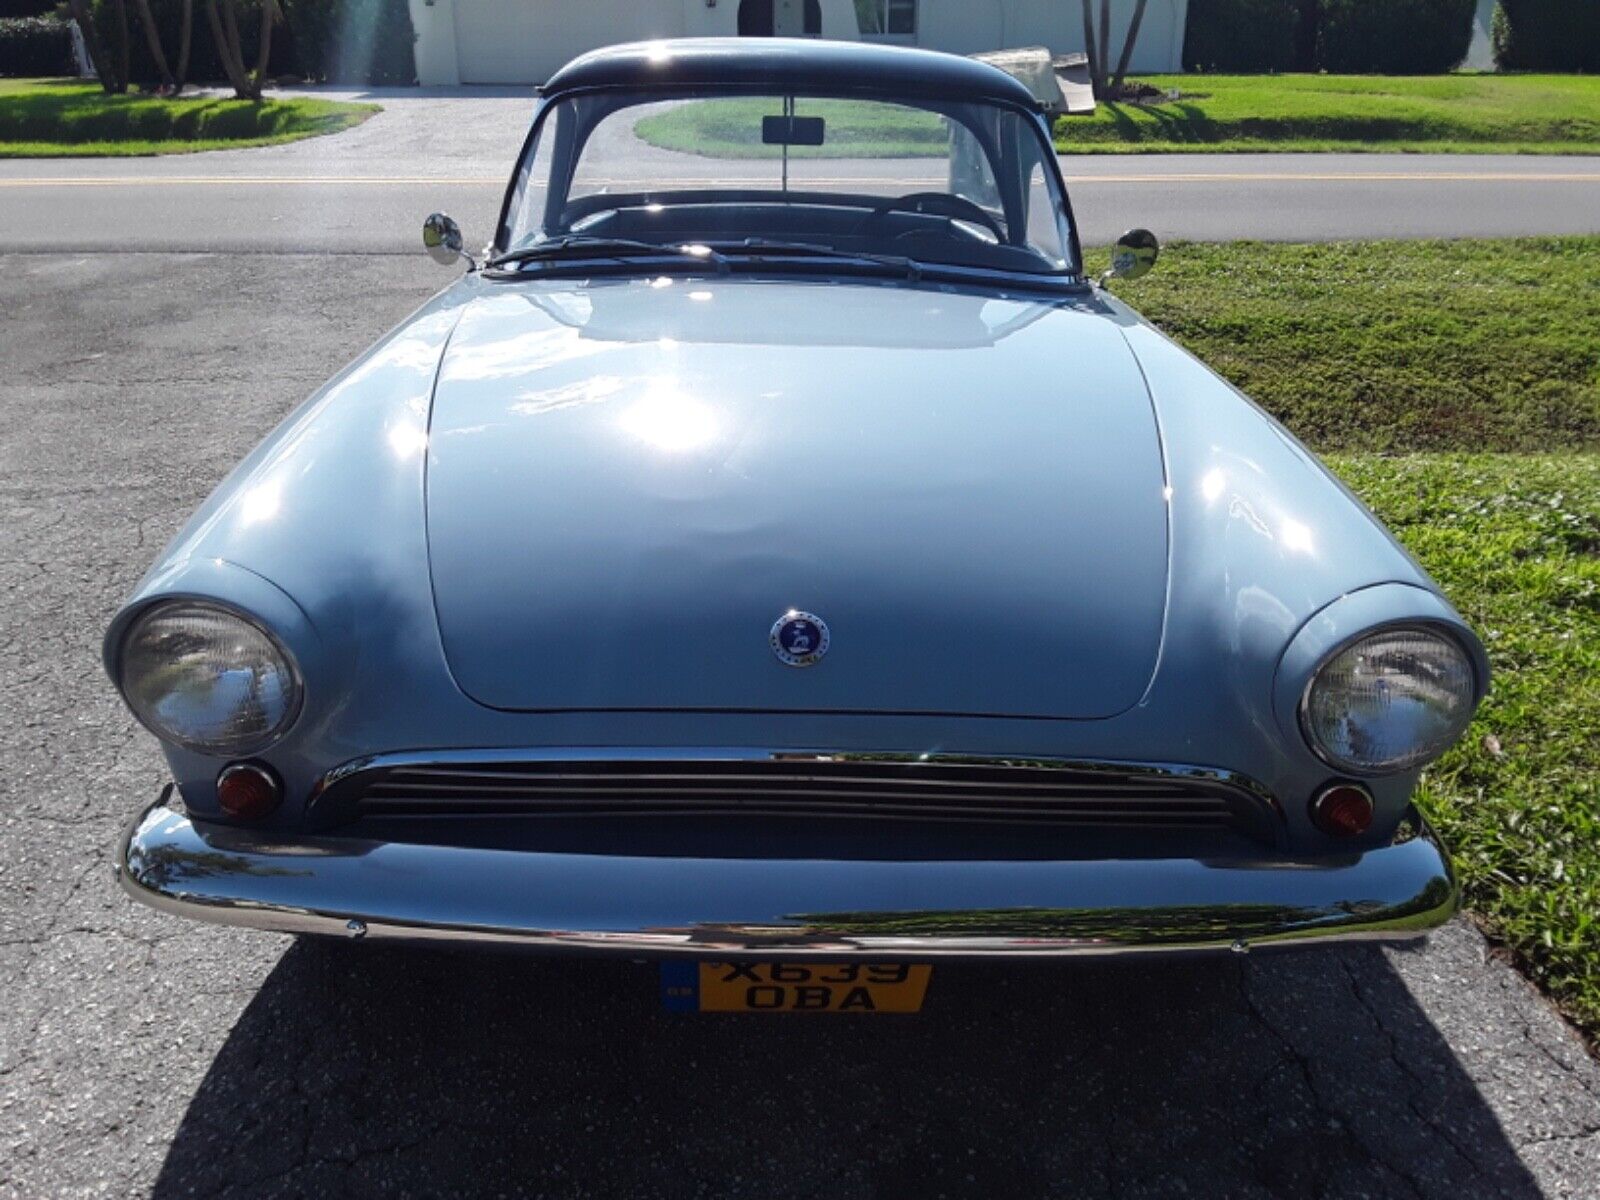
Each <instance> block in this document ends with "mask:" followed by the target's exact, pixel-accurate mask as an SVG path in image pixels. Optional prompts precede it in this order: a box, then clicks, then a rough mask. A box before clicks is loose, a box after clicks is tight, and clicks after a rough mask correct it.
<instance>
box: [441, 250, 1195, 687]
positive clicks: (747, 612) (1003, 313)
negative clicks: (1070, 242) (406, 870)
mask: <svg viewBox="0 0 1600 1200" xmlns="http://www.w3.org/2000/svg"><path fill="white" fill-rule="evenodd" d="M1165 482H1166V481H1165V478H1164V473H1163V465H1162V454H1161V446H1160V441H1159V437H1158V433H1157V429H1156V424H1155V420H1154V417H1153V415H1152V409H1151V403H1150V398H1149V396H1148V394H1147V391H1146V388H1145V386H1144V382H1143V379H1142V376H1141V374H1140V371H1139V367H1138V364H1137V363H1136V361H1135V360H1134V358H1133V355H1132V354H1131V352H1130V351H1129V350H1128V348H1127V345H1126V342H1125V340H1124V338H1123V336H1122V334H1121V332H1120V331H1119V329H1118V328H1117V326H1116V325H1115V324H1114V323H1113V322H1112V321H1111V320H1109V319H1108V318H1107V317H1106V316H1105V315H1104V312H1103V310H1100V309H1098V308H1097V307H1096V306H1095V305H1094V303H1093V302H1092V301H1089V300H1084V301H1074V302H1070V303H1037V302H1034V301H1027V300H1006V299H997V298H995V297H993V296H977V295H967V294H956V293H951V292H943V291H935V290H926V289H917V288H905V287H898V286H878V285H873V284H865V285H861V284H855V285H850V284H837V283H809V282H799V283H796V282H788V283H785V282H770V281H758V280H749V279H735V280H719V281H714V282H701V281H694V282H686V281H682V280H667V279H658V280H654V281H647V280H624V281H609V282H599V283H592V284H589V285H586V286H582V285H580V286H573V285H559V286H557V285H551V284H548V283H545V284H534V283H530V284H524V285H517V286H505V287H503V288H501V289H497V290H496V291H495V292H493V293H492V294H490V295H487V296H484V297H483V298H481V299H479V300H477V301H475V302H474V303H472V304H471V305H470V306H469V307H468V309H467V310H466V312H465V314H464V315H463V317H462V319H461V322H460V324H459V325H458V326H457V328H456V330H455V333H454V335H453V336H452V338H451V341H450V345H449V347H448V350H447V351H446V353H445V356H444V359H443V361H442V362H441V364H440V370H439V377H438V381H437V386H436V390H435V396H434V402H433V412H432V418H431V425H430V430H429V438H428V465H427V524H428V545H429V556H430V568H431V572H432V579H433V590H434V596H435V602H436V606H437V614H438V620H439V628H440V633H441V635H442V639H443V644H444V649H445V653H446V656H447V658H448V661H449V665H450V669H451V671H452V673H453V675H454V676H455V679H456V681H457V683H458V684H459V685H460V687H461V688H462V689H463V690H464V691H465V692H466V693H467V694H468V695H469V696H471V697H472V698H474V699H475V700H477V701H479V702H480V703H482V704H485V705H489V706H491V707H495V708H503V709H528V710H533V709H540V710H543V709H715V710H753V711H773V712H781V711H793V712H800V711H809V712H899V713H951V714H994V715H1001V714H1006V715H1028V716H1043V717H1063V718H1097V717H1107V716H1111V715H1114V714H1116V713H1118V712H1121V711H1123V710H1124V709H1127V708H1128V707H1130V706H1131V705H1133V704H1135V703H1136V702H1137V701H1138V700H1139V698H1140V696H1141V695H1142V694H1143V693H1144V691H1145V689H1146V687H1147V685H1148V683H1149V681H1150V678H1151V675H1152V672H1153V671H1154V668H1155V663H1156V656H1157V652H1158V649H1159V647H1160V644H1161V634H1162V621H1163V613H1164V607H1165V597H1166V582H1167V580H1166V575H1167V508H1166V498H1165V493H1164V489H1165ZM789 609H799V610H803V611H806V612H810V613H814V614H816V615H817V616H819V617H821V618H822V620H823V621H824V622H826V624H827V626H828V628H829V631H830V646H829V649H828V652H827V654H826V656H825V657H823V658H822V659H821V660H820V661H818V662H817V663H816V664H815V665H813V666H810V667H806V668H796V667H791V666H786V665H785V664H784V663H782V662H780V661H779V659H778V657H777V656H776V655H775V654H774V653H773V650H772V648H771V647H770V645H769V641H768V637H769V632H770V631H771V629H772V627H773V625H774V622H775V621H776V620H777V619H778V618H779V617H780V616H781V615H782V614H784V613H785V612H786V611H787V610H789Z"/></svg>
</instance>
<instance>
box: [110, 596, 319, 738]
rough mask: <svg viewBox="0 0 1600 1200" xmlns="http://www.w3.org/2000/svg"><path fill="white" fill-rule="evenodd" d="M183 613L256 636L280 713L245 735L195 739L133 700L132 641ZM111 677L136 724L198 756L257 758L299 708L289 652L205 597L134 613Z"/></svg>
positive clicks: (261, 628)
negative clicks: (276, 687) (279, 685)
mask: <svg viewBox="0 0 1600 1200" xmlns="http://www.w3.org/2000/svg"><path fill="white" fill-rule="evenodd" d="M184 610H190V611H193V612H198V613H200V614H203V615H204V616H207V617H210V618H218V617H220V618H224V619H226V620H228V621H232V622H236V623H237V624H239V625H240V626H243V627H244V628H245V629H246V630H248V631H249V633H250V634H251V635H252V636H254V637H259V638H260V639H261V641H262V642H263V643H264V644H265V648H266V650H267V651H268V653H269V654H270V655H271V656H272V657H273V659H275V660H276V661H275V662H274V663H273V664H272V665H273V666H274V667H275V668H276V669H277V671H278V673H279V674H280V676H281V678H282V680H283V692H284V694H285V702H284V705H283V711H282V712H281V713H280V714H279V716H278V718H277V720H276V721H274V722H273V723H272V724H271V725H270V726H269V727H267V728H266V729H264V730H261V731H259V732H256V733H252V734H251V735H249V736H234V737H226V736H214V737H204V736H198V737H197V736H194V735H193V733H192V732H191V731H186V730H183V729H179V728H177V727H176V726H174V725H170V724H168V723H165V722H163V721H162V720H160V719H159V718H158V717H156V716H155V715H154V714H153V713H152V712H151V711H150V710H149V708H148V707H147V706H146V705H145V704H143V703H141V702H140V701H138V700H136V699H135V698H134V695H133V693H132V691H131V690H130V686H129V684H130V679H129V675H128V667H129V663H128V655H129V649H130V647H131V646H132V645H133V643H134V641H135V639H137V638H138V637H139V635H140V634H141V633H144V632H146V631H147V630H148V629H149V627H150V625H151V624H152V623H153V622H154V621H156V620H158V619H160V618H163V617H167V618H170V617H172V616H174V615H177V614H179V613H181V612H183V611H184ZM115 679H116V684H117V691H118V692H119V693H120V694H121V696H122V701H123V703H124V704H126V705H127V706H128V710H129V711H130V712H131V713H133V715H134V718H135V719H136V720H137V721H138V722H139V724H141V725H143V726H144V727H145V728H146V729H148V730H149V731H150V732H151V733H153V734H154V735H155V736H156V737H158V738H160V739H161V740H162V741H163V742H166V743H168V744H170V745H173V746H177V747H179V748H181V749H183V750H188V751H191V752H193V753H195V754H203V755H207V756H208V757H213V758H241V757H245V756H248V755H252V754H258V753H260V752H261V751H263V750H266V749H268V748H270V747H272V746H274V745H276V744H277V743H278V742H279V741H281V740H282V739H283V737H284V735H286V734H287V733H288V732H289V730H291V729H292V728H293V727H294V725H295V723H296V722H297V721H298V720H299V719H300V714H301V712H302V710H303V709H304V707H305V677H304V675H303V674H302V673H301V670H300V665H299V663H298V662H297V661H296V660H295V656H294V654H293V653H291V652H290V650H289V648H288V646H286V645H285V644H284V642H283V639H282V638H280V637H279V636H278V635H277V634H276V633H275V632H274V631H273V630H272V628H271V627H270V626H268V625H267V623H266V622H265V621H263V620H261V619H260V618H259V617H257V616H255V615H254V614H252V613H250V612H247V611H245V610H244V609H242V608H239V607H237V606H235V605H232V604H229V603H227V602H226V601H221V600H215V599H211V598H210V597H199V596H171V597H165V598H163V599H161V600H158V601H156V602H155V603H153V604H150V605H148V606H147V607H145V608H144V609H142V610H141V611H140V612H138V613H137V614H136V615H135V616H134V617H133V618H132V619H131V620H129V621H128V623H127V626H126V627H125V629H124V630H123V632H122V636H121V638H120V640H119V642H118V644H117V658H116V674H115ZM168 694H170V692H169V693H168Z"/></svg>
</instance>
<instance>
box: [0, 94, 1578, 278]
mask: <svg viewBox="0 0 1600 1200" xmlns="http://www.w3.org/2000/svg"><path fill="white" fill-rule="evenodd" d="M319 94H323V95H334V96H351V97H359V96H366V95H369V93H346V92H330V91H327V90H320V91H319ZM371 95H372V96H373V97H374V98H376V99H378V100H380V101H381V102H382V103H383V104H385V105H386V106H387V107H386V108H385V110H384V111H383V112H382V113H380V114H378V115H377V116H376V117H374V118H372V119H371V120H369V121H368V122H366V124H364V125H362V126H360V127H358V128H356V129H354V130H350V131H348V132H346V133H342V134H338V135H335V136H333V137H326V138H314V139H312V140H310V141H306V142H297V143H294V144H292V145H288V146H277V147H270V148H267V149H261V150H244V151H222V152H218V153H212V154H204V155H181V156H176V157H168V158H160V159H120V160H119V159H112V160H105V159H101V160H82V159H79V160H70V159H56V160H9V161H0V228H4V229H5V231H6V234H5V240H6V245H7V247H8V248H11V249H17V250H85V249H94V250H126V249H137V250H164V251H165V250H219V251H235V252H237V251H282V250H299V251H314V252H331V251H347V252H358V253H392V252H405V251H410V250H412V249H414V247H415V246H416V244H417V238H418V230H419V228H420V225H421V221H422V218H423V217H424V216H426V215H427V214H428V213H429V212H431V211H433V210H435V209H444V210H446V211H448V212H450V213H452V214H453V215H454V216H456V218H457V219H458V220H460V221H461V223H462V225H463V228H464V229H465V230H466V232H467V234H468V236H469V238H470V239H471V240H472V241H473V243H474V244H482V243H483V242H485V241H487V240H488V239H489V237H490V235H491V234H492V232H493V226H494V221H495V218H496V216H497V215H498V211H499V204H500V199H501V195H502V193H503V191H504V187H505V180H506V177H507V175H508V174H509V173H510V170H511V166H512V164H513V162H514V161H515V159H516V155H517V152H518V150H519V148H520V146H521V143H522V137H523V134H524V133H525V132H526V127H527V122H528V119H529V116H530V113H531V108H532V103H533V102H532V96H531V93H529V92H528V91H527V90H526V89H479V88H472V89H456V90H454V91H452V92H449V93H443V94H441V93H439V92H435V91H432V90H429V89H409V90H401V89H393V90H388V91H380V92H378V93H372V94H371ZM655 160H662V161H663V162H664V163H665V162H666V161H667V160H674V161H671V163H670V165H663V167H662V171H663V174H664V175H665V173H666V172H668V171H672V172H677V173H678V174H684V175H688V176H691V177H692V176H695V175H700V174H705V173H711V174H713V175H715V174H718V173H726V171H727V169H728V166H727V164H716V163H709V162H708V161H707V160H703V159H696V158H693V157H690V156H687V155H676V154H666V153H664V152H660V151H656V152H653V154H652V161H655ZM826 169H827V170H829V171H830V172H832V173H835V174H837V173H849V172H853V171H861V170H865V169H869V168H868V166H867V165H866V164H862V163H859V162H857V163H850V162H848V161H838V160H834V161H830V162H828V163H827V164H826ZM1063 169H1064V171H1065V173H1066V175H1067V178H1068V181H1069V184H1070V186H1071V191H1072V199H1073V204H1074V207H1075V209H1076V212H1077V215H1078V219H1079V223H1080V227H1081V229H1082V232H1083V237H1084V240H1085V241H1086V242H1088V243H1091V244H1103V243H1106V242H1109V241H1111V240H1112V239H1114V238H1115V237H1116V236H1117V235H1118V234H1119V233H1121V232H1122V231H1123V230H1124V229H1126V228H1128V227H1129V226H1130V225H1145V226H1148V227H1149V228H1151V229H1153V230H1155V231H1156V232H1157V233H1158V234H1159V235H1161V236H1162V237H1163V238H1169V239H1170V238H1203V239H1233V238H1263V239H1268V240H1287V241H1318V240H1328V239H1338V238H1369V237H1398V238H1410V237H1474V236H1483V237H1490V236H1512V235H1522V234H1553V233H1597V232H1600V158H1565V157H1560V158H1558V157H1548V158H1542V157H1517V156H1499V155H1483V156H1476V155H1475V156H1448V155H1403V156H1402V155H1388V154H1369V155H1352V154H1336V155H1271V154H1265V155H1262V154H1256V155H1116V156H1105V155H1084V156H1071V155H1069V156H1066V157H1065V158H1064V159H1063ZM903 173H904V174H905V175H906V184H907V188H909V187H911V186H915V185H914V183H912V182H911V181H912V180H913V179H914V178H915V177H916V176H919V175H922V174H925V173H926V168H925V167H919V166H918V165H917V163H916V160H906V162H905V164H904V172H903ZM896 190H899V189H896Z"/></svg>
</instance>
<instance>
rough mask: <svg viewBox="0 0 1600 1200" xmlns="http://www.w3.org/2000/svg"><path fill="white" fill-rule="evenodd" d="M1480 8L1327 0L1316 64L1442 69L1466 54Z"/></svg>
mask: <svg viewBox="0 0 1600 1200" xmlns="http://www.w3.org/2000/svg"><path fill="white" fill-rule="evenodd" d="M1562 2H1563V3H1570V2H1571V0H1562ZM1476 9H1477V3H1476V0H1322V11H1321V13H1320V16H1319V20H1318V24H1317V66H1318V68H1319V69H1321V70H1324V71H1329V72H1332V73H1334V74H1337V75H1354V74H1369V73H1370V74H1380V75H1437V74H1441V73H1442V72H1445V71H1449V70H1451V69H1452V68H1454V67H1455V66H1456V65H1457V64H1458V63H1460V61H1461V60H1462V59H1463V58H1465V57H1466V56H1467V47H1468V45H1470V44H1471V42H1472V16H1473V13H1474V12H1475V11H1476Z"/></svg>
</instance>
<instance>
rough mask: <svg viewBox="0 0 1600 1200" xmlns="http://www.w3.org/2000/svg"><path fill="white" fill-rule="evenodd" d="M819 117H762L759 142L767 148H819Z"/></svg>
mask: <svg viewBox="0 0 1600 1200" xmlns="http://www.w3.org/2000/svg"><path fill="white" fill-rule="evenodd" d="M822 135H823V122H822V118H821V117H762V118H761V140H762V141H763V142H765V143H766V144H767V145H769V146H820V145H822Z"/></svg>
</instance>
